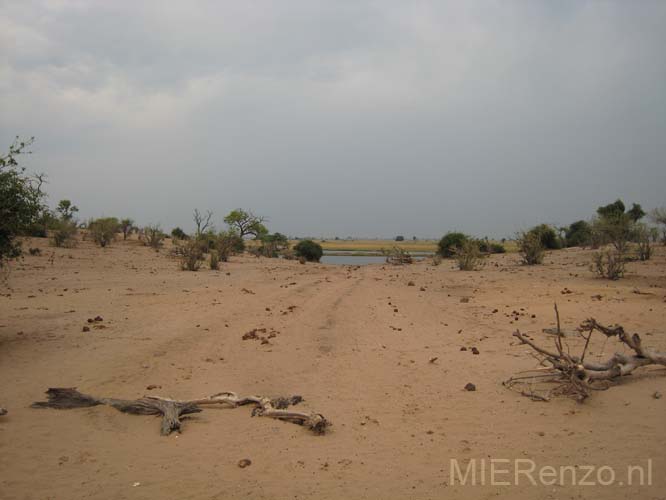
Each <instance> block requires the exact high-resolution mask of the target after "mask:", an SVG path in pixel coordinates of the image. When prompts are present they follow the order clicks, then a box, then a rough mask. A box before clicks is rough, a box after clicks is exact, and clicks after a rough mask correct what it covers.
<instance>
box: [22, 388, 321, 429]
mask: <svg viewBox="0 0 666 500" xmlns="http://www.w3.org/2000/svg"><path fill="white" fill-rule="evenodd" d="M46 394H47V396H48V400H47V401H42V402H36V403H33V404H32V407H33V408H55V409H61V410H62V409H70V408H85V407H90V406H97V405H107V406H111V407H113V408H115V409H116V410H118V411H121V412H124V413H132V414H135V415H162V425H161V434H162V435H163V436H166V435H169V434H171V432H173V431H178V432H180V428H181V421H180V417H181V416H182V415H188V414H191V413H198V412H200V411H202V409H201V408H200V406H204V405H217V404H221V405H227V406H229V407H231V408H236V407H238V406H245V405H254V407H255V408H254V410H253V411H252V416H255V415H256V416H264V417H270V418H276V419H279V420H284V421H287V422H292V423H295V424H298V425H302V426H305V427H307V428H308V429H310V430H311V431H312V432H314V433H315V434H324V433H325V432H326V428H327V427H328V426H329V425H330V422H329V421H328V420H326V419H325V418H324V416H323V415H321V414H319V413H302V412H296V411H291V410H287V409H286V408H288V407H289V406H290V405H295V404H298V403H300V402H301V401H302V400H303V398H301V397H300V396H292V397H290V398H277V399H270V398H266V397H261V396H249V397H238V396H237V395H236V394H235V393H233V392H221V393H218V394H215V395H213V396H208V397H205V398H201V399H195V400H191V401H178V400H174V399H169V398H162V397H159V396H144V397H143V398H141V399H137V400H125V399H113V398H96V397H94V396H89V395H87V394H83V393H80V392H79V391H77V390H76V389H75V388H51V389H49V390H47V391H46Z"/></svg>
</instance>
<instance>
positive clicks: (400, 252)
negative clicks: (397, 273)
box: [382, 247, 413, 265]
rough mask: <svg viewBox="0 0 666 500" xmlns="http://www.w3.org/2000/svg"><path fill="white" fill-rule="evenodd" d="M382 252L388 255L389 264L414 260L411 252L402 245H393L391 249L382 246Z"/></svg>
mask: <svg viewBox="0 0 666 500" xmlns="http://www.w3.org/2000/svg"><path fill="white" fill-rule="evenodd" d="M382 254H383V255H384V256H385V257H386V263H387V264H393V265H402V264H411V263H412V262H413V259H412V256H411V254H410V253H409V252H408V251H407V250H404V249H402V248H400V247H393V248H391V249H390V250H386V249H384V248H382Z"/></svg>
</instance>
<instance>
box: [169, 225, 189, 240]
mask: <svg viewBox="0 0 666 500" xmlns="http://www.w3.org/2000/svg"><path fill="white" fill-rule="evenodd" d="M171 237H172V238H173V239H174V240H189V239H190V237H189V236H188V235H187V233H186V232H185V231H183V230H182V229H181V228H179V227H176V228H174V229H173V230H172V231H171Z"/></svg>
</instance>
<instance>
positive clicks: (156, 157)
mask: <svg viewBox="0 0 666 500" xmlns="http://www.w3.org/2000/svg"><path fill="white" fill-rule="evenodd" d="M5 4H6V5H5V7H4V8H3V13H2V14H0V33H1V35H0V46H1V47H3V48H2V52H1V53H0V71H1V72H2V75H3V77H2V79H0V104H1V107H2V109H3V113H2V119H1V120H0V138H4V141H5V142H6V143H8V142H10V140H11V137H13V136H14V135H16V134H22V135H35V136H37V139H38V142H37V143H36V145H35V148H34V149H35V154H34V155H33V156H32V157H31V158H30V166H31V168H34V169H36V170H43V171H46V172H47V173H48V174H49V178H50V181H51V184H50V193H51V196H52V198H53V200H54V201H57V199H59V198H62V197H68V198H71V199H73V200H74V201H75V202H76V203H78V204H79V206H80V207H81V208H82V214H83V215H84V216H98V215H101V214H106V215H110V214H113V215H119V216H125V215H129V216H133V217H134V218H136V219H138V220H139V221H141V222H161V223H162V224H163V225H165V226H167V227H171V226H174V225H181V226H184V227H189V226H191V222H190V214H191V210H192V209H193V208H194V207H199V208H201V209H206V208H211V209H213V210H214V211H215V213H216V216H217V219H218V224H221V220H222V217H223V215H224V213H226V212H227V211H229V210H231V209H232V208H235V207H238V206H243V207H247V208H252V209H253V210H255V211H256V212H258V213H263V214H266V215H268V216H270V218H271V227H273V228H274V229H275V230H280V231H282V232H286V233H291V234H313V235H321V234H329V235H333V234H339V235H340V236H345V235H347V234H355V235H369V236H374V235H377V236H391V235H393V234H394V233H396V234H397V233H410V234H416V235H419V236H427V235H431V236H437V235H439V234H441V233H442V232H443V231H445V230H447V229H451V228H454V227H455V228H459V229H463V230H465V231H468V232H471V233H475V234H479V235H484V234H489V235H493V236H502V235H510V234H511V233H512V232H513V231H515V230H517V229H519V228H521V227H524V226H525V225H529V224H534V223H537V222H544V221H545V222H554V223H568V222H571V221H572V220H575V219H579V218H584V217H587V216H589V215H591V214H592V213H593V211H594V208H595V207H596V206H597V205H599V204H601V203H605V202H608V201H612V200H613V199H615V198H616V197H618V196H621V197H623V198H625V199H626V201H628V202H640V203H643V205H644V206H655V205H660V204H664V203H665V202H666V200H664V198H663V193H662V190H661V189H660V186H663V185H665V184H664V181H666V173H665V172H666V169H664V168H663V158H664V157H665V156H666V145H665V144H664V141H663V137H664V136H666V101H665V99H666V96H665V94H664V90H663V81H665V79H666V61H665V60H664V58H663V56H662V48H663V46H664V45H666V44H665V42H666V33H664V31H663V29H662V26H663V25H664V21H666V5H665V4H664V3H662V2H656V1H655V2H647V1H646V2H640V3H631V4H629V3H625V2H604V3H600V2H566V1H563V2H529V3H525V2H499V1H498V2H434V1H433V2H427V1H420V2H399V1H382V2H378V1H369V0H368V1H336V2H333V1H315V0H307V1H306V0H301V1H290V2H280V3H275V2H262V1H250V2H213V1H210V2H207V1H200V2H186V3H176V2H173V3H170V2H150V1H147V2H126V1H114V2H106V1H85V2H84V1H71V2H70V1H64V0H61V1H21V2H5Z"/></svg>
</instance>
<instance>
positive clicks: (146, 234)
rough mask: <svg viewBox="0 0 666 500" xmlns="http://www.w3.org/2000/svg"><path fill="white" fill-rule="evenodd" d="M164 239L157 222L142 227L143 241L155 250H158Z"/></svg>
mask: <svg viewBox="0 0 666 500" xmlns="http://www.w3.org/2000/svg"><path fill="white" fill-rule="evenodd" d="M163 241H164V233H163V232H162V229H161V228H160V226H159V224H152V225H149V226H146V227H144V228H143V243H144V245H146V246H149V247H150V248H153V249H154V250H155V251H156V252H157V251H159V249H160V247H161V246H162V243H163Z"/></svg>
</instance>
